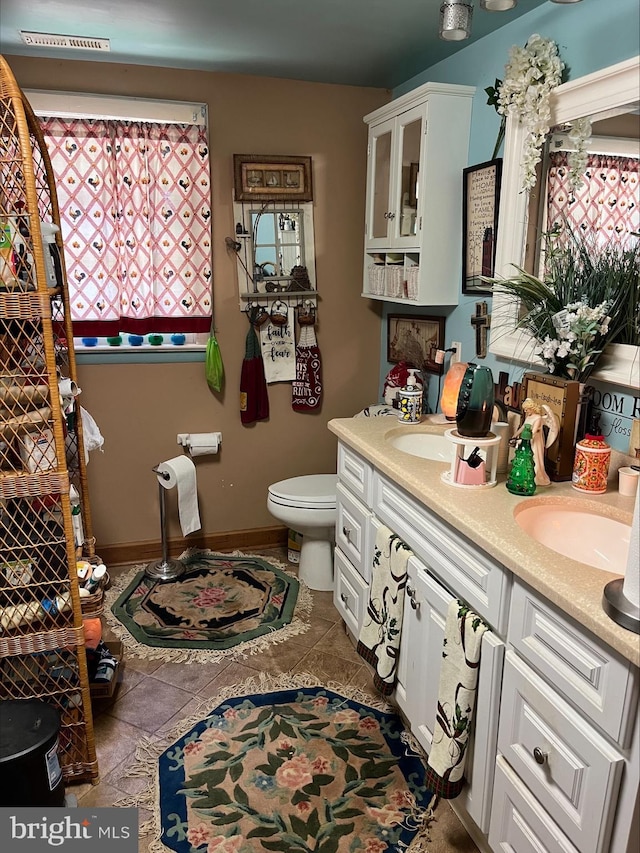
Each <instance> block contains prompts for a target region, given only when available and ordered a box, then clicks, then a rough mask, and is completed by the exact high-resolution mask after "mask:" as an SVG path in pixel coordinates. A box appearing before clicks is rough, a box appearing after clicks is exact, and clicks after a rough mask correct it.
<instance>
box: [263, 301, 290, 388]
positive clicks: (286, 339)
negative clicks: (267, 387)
mask: <svg viewBox="0 0 640 853" xmlns="http://www.w3.org/2000/svg"><path fill="white" fill-rule="evenodd" d="M286 311H287V321H286V323H282V324H281V325H276V324H275V323H272V322H271V321H269V322H268V323H265V324H264V325H263V326H260V347H261V349H262V361H263V363H264V375H265V379H266V381H267V383H269V384H271V383H272V382H293V380H294V379H295V378H296V345H295V341H294V339H293V308H292V307H291V306H290V305H289V306H287V308H286Z"/></svg>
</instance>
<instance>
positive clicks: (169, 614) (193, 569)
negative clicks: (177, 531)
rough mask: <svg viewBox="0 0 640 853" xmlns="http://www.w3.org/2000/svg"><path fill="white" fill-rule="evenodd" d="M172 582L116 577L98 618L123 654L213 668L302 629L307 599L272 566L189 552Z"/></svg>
mask: <svg viewBox="0 0 640 853" xmlns="http://www.w3.org/2000/svg"><path fill="white" fill-rule="evenodd" d="M180 559H181V560H182V561H183V562H184V564H185V572H184V574H183V575H182V576H181V577H179V578H178V579H176V580H175V581H165V582H160V581H158V580H153V579H151V578H148V577H146V575H145V567H144V566H135V567H134V568H133V569H132V570H130V571H129V572H127V573H125V574H124V575H122V576H121V577H119V578H117V579H116V580H115V581H114V583H113V586H112V587H111V589H109V590H107V592H106V594H105V603H106V605H107V606H106V609H105V617H106V621H107V623H108V625H109V627H110V628H111V629H112V631H113V632H114V633H115V634H116V636H118V638H119V639H121V640H122V642H123V644H124V646H125V649H126V651H127V653H129V654H133V655H136V656H138V657H143V658H150V659H154V658H155V659H158V658H159V659H161V660H165V661H173V662H183V663H192V662H197V663H215V662H217V661H219V660H221V659H222V658H228V657H231V658H241V657H247V655H248V654H255V653H256V652H259V651H263V650H264V649H266V648H267V647H268V646H270V645H272V644H274V643H279V642H283V641H284V640H287V639H289V638H291V637H293V636H295V635H297V634H302V633H304V632H305V631H307V630H308V629H309V615H310V612H311V608H312V603H313V599H312V597H311V593H310V591H309V589H308V587H307V586H306V584H304V582H303V581H300V580H298V578H297V577H295V575H293V574H291V573H290V572H289V571H287V569H286V567H285V566H284V565H283V564H282V563H280V562H279V561H277V560H274V559H271V558H269V559H266V558H264V557H260V556H258V555H256V554H243V553H241V552H238V551H235V552H233V553H232V554H219V553H215V552H213V551H207V550H197V549H189V550H188V551H185V552H184V554H182V556H181V557H180Z"/></svg>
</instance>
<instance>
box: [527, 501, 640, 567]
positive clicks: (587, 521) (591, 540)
mask: <svg viewBox="0 0 640 853" xmlns="http://www.w3.org/2000/svg"><path fill="white" fill-rule="evenodd" d="M598 510H599V508H598V507H597V506H594V505H593V504H591V505H585V504H584V503H583V502H581V501H579V500H573V499H572V498H565V499H564V500H562V499H556V500H549V499H544V498H542V499H540V500H539V501H536V500H535V499H534V500H531V501H524V502H522V503H521V504H519V505H518V506H517V507H516V508H515V510H514V511H513V515H514V518H515V520H516V522H517V524H519V525H520V527H521V528H522V529H523V530H524V532H525V533H527V534H528V535H529V536H531V538H532V539H535V540H536V542H540V543H541V544H542V545H546V546H547V548H551V550H552V551H556V552H557V553H558V554H562V555H563V556H565V557H570V558H571V559H572V560H577V561H578V562H579V563H586V564H587V565H588V566H593V567H594V568H596V569H602V570H603V571H605V572H612V573H613V574H616V575H624V573H625V569H626V567H627V555H628V553H629V540H630V538H631V526H630V525H629V524H625V523H624V522H622V521H618V520H616V519H615V518H611V517H609V516H607V515H603V514H602V513H600V512H599V511H598Z"/></svg>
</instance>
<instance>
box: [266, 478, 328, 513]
mask: <svg viewBox="0 0 640 853" xmlns="http://www.w3.org/2000/svg"><path fill="white" fill-rule="evenodd" d="M337 482H338V476H337V474H309V475H307V476H305V477H291V479H289V480H280V482H279V483H274V484H273V485H271V486H269V497H270V498H271V500H272V501H275V502H276V503H283V504H285V505H286V506H297V507H301V508H302V509H314V507H319V508H322V509H325V508H326V509H331V508H333V507H335V505H336V484H337Z"/></svg>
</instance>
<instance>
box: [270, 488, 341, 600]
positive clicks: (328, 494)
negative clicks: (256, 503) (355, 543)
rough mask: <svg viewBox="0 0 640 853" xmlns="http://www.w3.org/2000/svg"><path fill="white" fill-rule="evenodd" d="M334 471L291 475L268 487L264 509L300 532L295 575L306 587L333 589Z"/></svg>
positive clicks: (319, 589) (324, 589)
mask: <svg viewBox="0 0 640 853" xmlns="http://www.w3.org/2000/svg"><path fill="white" fill-rule="evenodd" d="M337 481H338V477H337V475H336V474H310V475H306V476H303V477H291V478H290V479H289V480H281V481H280V482H279V483H273V485H271V486H269V490H268V497H267V509H268V510H269V512H270V513H271V515H272V516H273V517H274V518H277V519H278V521H281V522H282V523H283V524H286V525H287V527H290V528H291V529H292V530H296V531H297V532H298V533H301V534H302V547H301V549H300V567H299V571H298V577H299V578H300V579H301V580H303V581H304V582H305V583H306V585H307V586H308V587H309V589H315V590H318V591H328V590H332V589H333V547H334V541H335V535H334V534H335V524H336V483H337Z"/></svg>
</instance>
